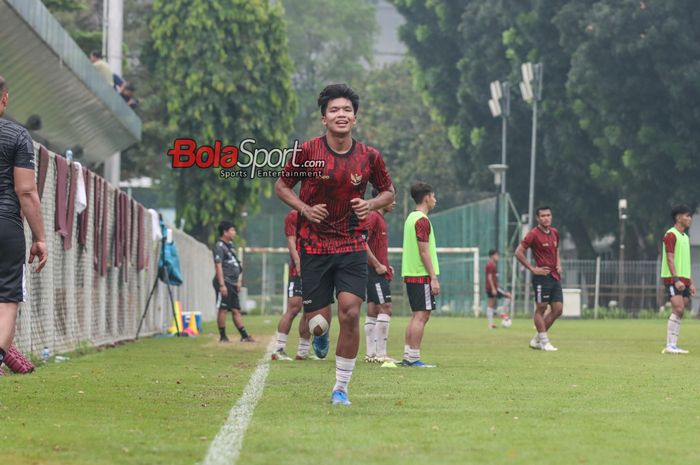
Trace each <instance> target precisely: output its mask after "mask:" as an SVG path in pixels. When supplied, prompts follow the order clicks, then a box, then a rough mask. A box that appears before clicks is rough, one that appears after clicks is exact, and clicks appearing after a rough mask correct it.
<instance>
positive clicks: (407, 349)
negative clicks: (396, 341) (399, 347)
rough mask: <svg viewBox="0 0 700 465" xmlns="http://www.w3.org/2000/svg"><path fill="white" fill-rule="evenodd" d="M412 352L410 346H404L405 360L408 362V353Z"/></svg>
mask: <svg viewBox="0 0 700 465" xmlns="http://www.w3.org/2000/svg"><path fill="white" fill-rule="evenodd" d="M409 350H411V348H410V347H409V346H408V344H404V346H403V359H404V360H408V351H409Z"/></svg>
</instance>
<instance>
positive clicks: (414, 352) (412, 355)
mask: <svg viewBox="0 0 700 465" xmlns="http://www.w3.org/2000/svg"><path fill="white" fill-rule="evenodd" d="M418 360H420V349H410V348H409V349H408V361H409V362H411V363H413V362H415V361H418Z"/></svg>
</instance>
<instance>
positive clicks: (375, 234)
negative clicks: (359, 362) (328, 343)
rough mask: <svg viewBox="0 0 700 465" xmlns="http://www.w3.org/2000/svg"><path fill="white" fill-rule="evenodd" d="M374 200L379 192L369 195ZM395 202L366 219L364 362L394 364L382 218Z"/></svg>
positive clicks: (389, 271) (390, 268)
mask: <svg viewBox="0 0 700 465" xmlns="http://www.w3.org/2000/svg"><path fill="white" fill-rule="evenodd" d="M372 195H373V196H374V197H376V196H377V195H378V192H377V191H376V190H373V191H372ZM395 207H396V202H392V203H391V204H390V205H387V206H386V207H384V208H380V209H379V210H377V211H373V212H370V214H369V216H368V217H367V225H366V226H367V265H368V268H367V273H368V278H367V319H366V320H365V340H366V346H367V353H366V355H365V362H369V363H372V362H379V363H384V362H390V363H397V362H398V360H394V359H393V358H391V357H389V356H388V355H387V353H386V342H387V339H388V338H389V323H390V322H391V280H392V278H393V277H394V267H393V266H391V265H389V236H388V234H387V227H386V219H384V215H386V214H387V213H391V212H392V211H394V208H395Z"/></svg>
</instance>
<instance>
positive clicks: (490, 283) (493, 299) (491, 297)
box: [486, 249, 511, 329]
mask: <svg viewBox="0 0 700 465" xmlns="http://www.w3.org/2000/svg"><path fill="white" fill-rule="evenodd" d="M499 258H500V254H499V253H498V250H496V249H491V250H489V261H488V263H487V264H486V295H487V296H488V301H487V303H486V318H487V320H488V325H489V328H491V329H493V328H495V327H496V325H495V324H493V314H494V312H495V311H496V305H498V299H500V298H503V297H505V298H506V299H510V298H511V295H510V292H508V291H506V290H504V289H501V288H500V287H498V260H499ZM504 315H505V314H504ZM501 316H503V315H501ZM503 318H506V317H503ZM508 318H510V317H509V316H508Z"/></svg>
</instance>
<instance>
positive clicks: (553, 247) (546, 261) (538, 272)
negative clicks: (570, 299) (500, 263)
mask: <svg viewBox="0 0 700 465" xmlns="http://www.w3.org/2000/svg"><path fill="white" fill-rule="evenodd" d="M535 216H536V217H537V226H536V227H535V228H533V229H532V231H530V232H529V233H527V235H526V236H525V238H524V239H523V240H522V241H521V242H520V245H518V248H517V249H516V250H515V256H516V257H517V259H518V261H519V262H520V263H522V264H523V266H524V267H525V268H527V269H528V270H530V271H531V272H532V274H533V276H532V288H533V289H534V291H535V305H536V307H535V315H534V317H533V319H534V321H535V328H537V334H535V336H534V337H533V338H532V340H531V341H530V347H532V348H533V349H541V350H545V351H547V352H553V351H555V350H557V348H556V347H554V346H553V345H552V344H551V343H550V342H549V336H547V331H548V330H549V328H551V327H552V325H553V324H554V322H555V321H556V319H557V318H559V316H561V313H562V310H563V306H564V294H563V292H562V289H561V282H560V281H561V258H560V257H559V231H557V230H556V229H554V228H553V227H552V209H551V208H549V207H539V208H538V209H537V211H536V213H535ZM528 248H532V254H533V255H534V256H535V263H536V264H537V266H532V264H531V263H530V262H529V260H528V259H527V257H526V256H525V250H526V249H528ZM547 305H549V306H550V307H551V310H550V311H549V313H547V314H546V315H545V312H546V310H547Z"/></svg>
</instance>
